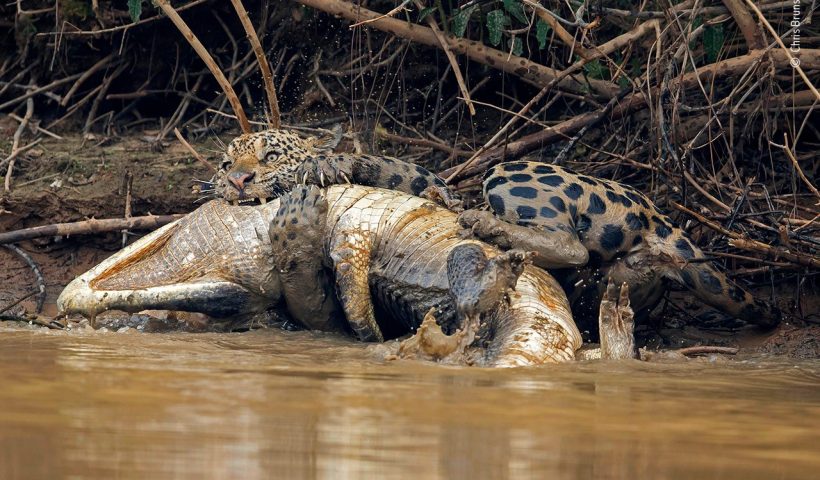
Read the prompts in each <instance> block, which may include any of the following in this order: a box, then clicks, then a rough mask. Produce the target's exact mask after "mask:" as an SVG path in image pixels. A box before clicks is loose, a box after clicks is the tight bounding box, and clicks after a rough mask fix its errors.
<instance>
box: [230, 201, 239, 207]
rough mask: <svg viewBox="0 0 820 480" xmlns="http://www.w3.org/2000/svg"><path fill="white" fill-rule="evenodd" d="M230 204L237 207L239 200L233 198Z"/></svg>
mask: <svg viewBox="0 0 820 480" xmlns="http://www.w3.org/2000/svg"><path fill="white" fill-rule="evenodd" d="M231 205H233V206H234V207H238V206H239V200H234V201H233V202H231Z"/></svg>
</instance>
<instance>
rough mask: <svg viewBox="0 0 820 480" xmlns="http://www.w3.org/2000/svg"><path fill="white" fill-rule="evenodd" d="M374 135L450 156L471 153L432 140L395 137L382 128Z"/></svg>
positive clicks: (463, 155) (461, 155) (377, 129)
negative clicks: (438, 151)
mask: <svg viewBox="0 0 820 480" xmlns="http://www.w3.org/2000/svg"><path fill="white" fill-rule="evenodd" d="M375 134H376V136H377V137H379V138H383V139H385V140H387V141H390V142H397V143H404V144H407V145H416V146H419V147H429V148H435V149H436V150H441V151H442V152H447V153H449V154H450V155H453V156H458V157H467V156H470V155H471V152H468V151H466V150H459V149H457V148H452V147H450V146H448V145H444V144H442V143H439V142H435V141H433V140H427V139H426V138H409V137H402V136H401V135H395V134H393V133H389V132H388V131H387V130H385V129H384V128H376V131H375Z"/></svg>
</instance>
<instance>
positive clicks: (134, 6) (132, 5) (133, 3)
mask: <svg viewBox="0 0 820 480" xmlns="http://www.w3.org/2000/svg"><path fill="white" fill-rule="evenodd" d="M142 1H143V0H128V15H131V21H132V22H134V23H137V22H139V20H140V16H141V15H142Z"/></svg>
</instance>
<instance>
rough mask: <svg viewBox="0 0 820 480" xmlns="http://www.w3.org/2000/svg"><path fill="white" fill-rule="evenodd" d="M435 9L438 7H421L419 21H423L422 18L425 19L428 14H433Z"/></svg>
mask: <svg viewBox="0 0 820 480" xmlns="http://www.w3.org/2000/svg"><path fill="white" fill-rule="evenodd" d="M435 10H436V7H425V8H422V9H421V11H420V12H419V19H418V21H419V22H421V21H422V20H424V19H425V18H427V15H430V14H431V13H433V12H434V11H435Z"/></svg>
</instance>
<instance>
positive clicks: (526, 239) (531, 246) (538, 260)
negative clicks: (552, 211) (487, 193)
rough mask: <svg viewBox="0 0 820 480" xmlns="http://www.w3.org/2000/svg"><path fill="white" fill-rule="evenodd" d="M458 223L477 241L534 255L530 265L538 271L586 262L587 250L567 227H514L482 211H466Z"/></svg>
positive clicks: (587, 258) (579, 264) (580, 264)
mask: <svg viewBox="0 0 820 480" xmlns="http://www.w3.org/2000/svg"><path fill="white" fill-rule="evenodd" d="M458 221H459V223H460V224H461V226H463V227H465V228H469V229H470V231H471V232H472V234H473V235H474V236H476V237H477V238H479V239H481V240H484V241H485V242H488V243H492V244H493V245H496V246H498V247H499V248H501V249H505V250H506V249H520V250H525V251H528V252H535V258H534V259H533V263H535V265H537V266H539V267H541V268H565V267H579V266H583V265H585V264H586V263H587V261H588V260H589V252H588V251H587V249H586V247H584V246H583V245H582V244H581V242H580V240H578V236H577V235H576V234H575V233H573V232H571V231H569V230H570V229H569V228H567V229H566V230H562V229H559V228H555V229H553V231H547V230H542V228H543V227H535V226H533V227H525V226H520V225H513V224H512V223H508V222H505V221H503V220H500V219H498V218H497V217H496V216H495V215H493V214H492V213H491V212H488V211H483V210H466V211H465V212H463V213H462V214H461V215H459V217H458ZM550 228H552V227H550Z"/></svg>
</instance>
